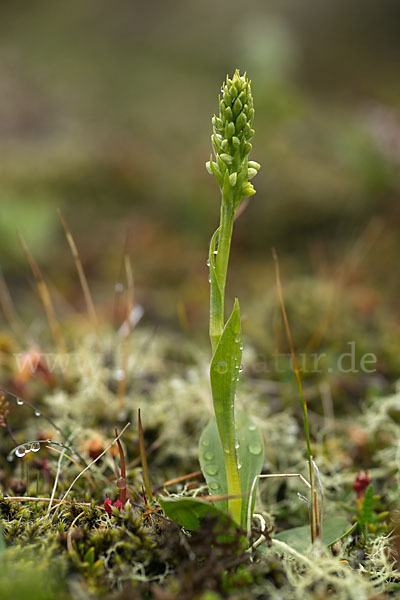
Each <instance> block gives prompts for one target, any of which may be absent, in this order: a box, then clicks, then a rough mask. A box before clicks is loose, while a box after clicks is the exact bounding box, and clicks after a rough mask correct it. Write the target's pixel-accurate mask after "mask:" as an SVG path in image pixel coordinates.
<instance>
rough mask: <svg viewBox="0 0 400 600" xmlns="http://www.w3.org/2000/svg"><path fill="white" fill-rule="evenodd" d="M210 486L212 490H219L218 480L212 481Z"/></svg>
mask: <svg viewBox="0 0 400 600" xmlns="http://www.w3.org/2000/svg"><path fill="white" fill-rule="evenodd" d="M208 487H209V488H210V490H219V483H217V482H216V481H211V483H210V485H209V486H208Z"/></svg>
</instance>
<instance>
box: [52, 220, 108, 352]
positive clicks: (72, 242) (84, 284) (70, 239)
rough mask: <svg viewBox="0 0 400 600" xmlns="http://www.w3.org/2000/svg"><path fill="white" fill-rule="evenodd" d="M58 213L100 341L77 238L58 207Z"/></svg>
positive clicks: (88, 310) (90, 317) (90, 316)
mask: <svg viewBox="0 0 400 600" xmlns="http://www.w3.org/2000/svg"><path fill="white" fill-rule="evenodd" d="M57 213H58V216H59V219H60V221H61V225H62V226H63V228H64V231H65V237H66V238H67V242H68V245H69V247H70V249H71V253H72V256H73V259H74V261H75V266H76V270H77V271H78V276H79V281H80V284H81V287H82V291H83V296H84V298H85V303H86V308H87V312H88V315H89V319H90V322H91V323H92V326H93V329H94V332H95V334H96V337H97V341H99V340H98V333H97V315H96V310H95V308H94V304H93V299H92V295H91V293H90V289H89V285H88V282H87V279H86V275H85V271H84V270H83V266H82V261H81V259H80V256H79V252H78V248H77V247H76V244H75V240H74V238H73V237H72V233H71V230H70V228H69V227H68V224H67V222H66V220H65V218H64V216H63V214H62V212H61V210H60V209H57Z"/></svg>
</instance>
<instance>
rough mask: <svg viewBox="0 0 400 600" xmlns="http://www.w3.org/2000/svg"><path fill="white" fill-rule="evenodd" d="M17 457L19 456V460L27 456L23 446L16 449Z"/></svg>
mask: <svg viewBox="0 0 400 600" xmlns="http://www.w3.org/2000/svg"><path fill="white" fill-rule="evenodd" d="M15 456H18V458H22V457H23V456H25V449H24V447H23V446H18V448H16V450H15Z"/></svg>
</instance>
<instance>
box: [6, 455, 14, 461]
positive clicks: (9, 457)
mask: <svg viewBox="0 0 400 600" xmlns="http://www.w3.org/2000/svg"><path fill="white" fill-rule="evenodd" d="M12 459H13V457H12V455H11V454H9V455H8V456H7V460H8V462H11V461H12Z"/></svg>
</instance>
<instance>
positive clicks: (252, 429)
mask: <svg viewBox="0 0 400 600" xmlns="http://www.w3.org/2000/svg"><path fill="white" fill-rule="evenodd" d="M256 429H257V427H256V426H255V425H254V423H252V424H251V425H249V431H255V430H256Z"/></svg>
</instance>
